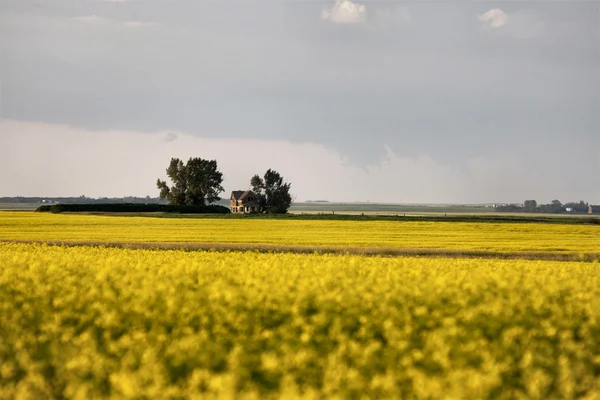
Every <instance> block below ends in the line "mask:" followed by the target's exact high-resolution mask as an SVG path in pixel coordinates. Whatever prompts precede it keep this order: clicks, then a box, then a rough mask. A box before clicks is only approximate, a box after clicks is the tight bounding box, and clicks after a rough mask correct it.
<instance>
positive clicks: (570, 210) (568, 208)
mask: <svg viewBox="0 0 600 400" xmlns="http://www.w3.org/2000/svg"><path fill="white" fill-rule="evenodd" d="M565 211H566V212H573V207H567V208H565Z"/></svg>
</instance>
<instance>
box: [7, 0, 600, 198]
mask: <svg viewBox="0 0 600 400" xmlns="http://www.w3.org/2000/svg"><path fill="white" fill-rule="evenodd" d="M597 21H598V8H597V6H596V5H595V4H593V3H590V2H578V1H562V2H518V1H517V2H496V3H493V2H437V1H436V2H429V1H424V2H395V1H386V2H379V1H354V0H332V1H319V2H313V1H301V0H299V1H290V2H273V1H266V0H265V1H260V0H259V1H255V2H251V4H250V3H242V2H239V1H237V2H236V1H203V2H198V1H191V0H178V1H164V0H147V1H146V0H145V1H133V0H131V1H87V2H75V3H74V2H72V1H67V0H56V1H52V2H39V1H33V0H5V1H3V2H2V3H1V4H0V84H1V103H0V107H1V108H0V111H1V114H2V117H3V118H4V119H5V120H7V121H13V122H14V121H17V122H18V123H17V122H14V125H11V126H12V128H11V129H26V128H25V127H29V126H30V125H28V124H29V123H35V124H40V123H41V124H47V126H48V127H56V126H65V127H68V129H70V131H69V132H71V133H72V134H75V133H74V132H79V133H78V134H79V135H82V136H81V137H82V140H85V139H86V138H91V137H92V136H91V135H92V133H94V134H105V135H111V132H122V134H123V135H130V134H131V135H133V133H131V132H135V133H136V134H137V133H144V132H145V133H146V134H147V135H149V137H150V136H151V135H154V134H156V133H157V132H162V133H160V134H161V135H162V138H163V143H164V141H166V142H167V144H169V143H171V142H169V141H168V140H169V138H170V136H169V134H167V132H177V136H178V139H177V140H176V141H175V142H174V143H179V142H180V141H181V140H182V138H183V137H184V136H185V137H188V136H189V137H191V138H192V137H195V138H197V139H198V140H201V139H202V140H209V141H211V143H212V144H214V143H216V142H214V141H222V142H223V143H229V144H230V143H246V141H250V142H251V143H256V142H257V141H258V142H264V143H287V144H289V146H290V147H289V148H288V147H285V149H286V150H285V151H286V152H287V153H286V154H287V156H288V157H289V158H290V159H294V160H296V159H297V158H296V157H292V156H290V155H289V154H292V153H293V154H303V155H305V156H307V157H310V156H308V155H307V154H308V153H307V151H308V150H307V149H313V150H314V151H317V150H316V149H317V148H318V149H321V148H324V149H329V150H328V151H331V152H332V154H336V157H338V156H339V160H338V159H337V158H335V159H336V160H338V161H339V163H338V161H335V162H333V161H332V164H328V165H329V167H330V168H333V167H332V165H338V164H340V165H344V168H341V167H340V168H339V174H340V175H339V176H338V177H337V178H336V179H338V180H339V181H344V182H348V185H352V182H351V180H348V177H350V176H354V177H358V176H360V175H353V174H354V172H349V171H355V170H354V169H352V168H356V171H371V173H374V172H373V171H376V170H377V169H378V168H382V165H383V164H382V163H384V164H385V163H386V162H388V161H389V160H390V159H392V160H395V159H396V158H397V159H400V160H413V161H414V160H421V162H420V164H418V165H419V168H417V169H413V174H414V175H415V179H416V180H415V182H416V181H418V178H419V177H420V178H422V180H423V181H425V182H426V180H428V179H429V180H432V174H434V175H435V174H438V175H440V176H452V177H453V179H454V180H453V181H456V182H459V181H460V182H463V183H461V184H459V183H457V186H460V187H461V188H462V189H461V190H463V191H464V197H465V198H478V199H489V200H490V201H499V200H498V196H500V194H499V193H498V191H497V190H495V189H494V188H493V187H491V186H490V184H489V183H488V184H485V185H484V184H483V183H482V182H486V179H487V181H488V182H511V179H513V177H514V176H521V177H522V178H521V180H520V181H519V180H516V179H515V180H513V181H514V182H515V184H514V185H513V186H511V185H509V184H505V183H503V184H502V185H501V186H502V188H503V189H502V190H503V191H504V192H503V193H505V196H506V197H509V198H511V199H515V200H519V199H520V200H522V197H525V196H526V197H530V194H531V195H535V193H540V196H546V195H547V196H550V197H559V198H568V197H569V196H574V197H576V198H577V197H580V195H579V193H587V194H586V195H587V196H589V197H593V196H596V198H597V199H598V197H600V194H599V193H598V191H599V190H600V189H590V188H594V187H595V188H600V185H598V184H597V182H598V175H599V174H598V171H600V165H599V163H598V160H599V159H600V137H599V133H598V132H600V112H598V110H599V108H600V76H599V74H598V70H599V68H600V65H599V59H600V57H599V54H598V48H597V43H598V42H599V41H600V27H599V24H598V23H597ZM13 122H11V124H12V123H13ZM2 126H4V127H5V128H4V129H7V128H6V127H7V126H8V125H7V124H4V125H2ZM36 126H37V125H36ZM27 129H29V128H27ZM48 129H49V130H51V131H53V132H54V131H55V130H54V129H50V128H48ZM65 129H66V128H65ZM17 133H18V132H17ZM11 137H12V136H11ZM132 137H133V136H132ZM136 137H137V136H136ZM7 138H8V133H7V132H1V133H0V140H3V141H6V140H8V139H7ZM89 140H91V139H89ZM117 143H118V142H117ZM174 143H173V144H174ZM2 144H3V145H4V144H6V145H8V146H10V143H2ZM223 145H224V146H225V144H223ZM308 145H310V146H315V147H310V146H309V147H302V146H308ZM257 149H260V147H257V148H256V149H255V151H259V150H257ZM282 149H283V147H282ZM23 151H24V152H23V154H20V155H19V156H20V157H22V158H23V159H27V157H28V155H27V154H28V153H27V152H26V151H25V150H23ZM57 151H58V150H57ZM89 151H93V149H91V148H90V150H89ZM157 151H158V153H156V154H161V157H163V158H165V157H166V158H167V159H168V157H170V156H176V155H167V154H163V153H162V151H163V150H160V151H159V150H157ZM262 151H263V152H264V154H262V153H260V151H259V153H258V154H257V153H256V152H255V153H254V154H253V157H266V154H268V152H269V149H268V148H267V147H264V148H263V150H262ZM281 151H283V150H281ZM201 153H202V149H201V148H200V150H199V152H198V154H197V156H202V155H203V154H201ZM391 154H393V156H392V155H391ZM136 157H142V156H141V155H137V156H136ZM269 157H270V156H269ZM282 157H283V156H282ZM269 159H271V158H269ZM331 160H333V158H332V159H331ZM386 160H388V161H386ZM423 160H431V162H424V161H423ZM162 162H163V163H164V161H162ZM273 162H274V163H275V162H276V159H273ZM502 163H506V165H504V167H503V168H502V167H501V165H502ZM385 165H387V164H385ZM389 165H392V166H393V168H398V169H400V168H409V167H410V168H416V166H415V165H417V164H410V166H409V164H406V163H405V164H403V163H398V162H389ZM439 166H443V168H442V169H438V168H437V167H439ZM287 167H288V168H295V172H293V174H296V176H299V175H300V174H301V172H302V170H303V165H302V164H301V163H298V165H296V166H293V165H287ZM323 168H326V167H325V166H323ZM336 168H337V167H336ZM349 168H350V169H349ZM369 168H371V169H369ZM515 168H517V169H516V170H515ZM335 170H336V171H338V169H335ZM385 171H386V174H385V176H386V177H387V179H389V180H390V181H393V180H394V172H393V171H394V170H393V169H392V170H389V169H385ZM388 171H391V172H388ZM441 171H450V172H448V174H449V175H446V172H443V173H442V172H441ZM503 171H504V172H503ZM515 171H518V174H517V173H516V172H515ZM573 171H577V172H576V173H574V172H573ZM402 173H404V171H399V170H398V171H396V175H397V176H400V175H401V174H402ZM343 174H346V175H344V176H345V178H343V177H342V175H343ZM357 174H358V173H357ZM402 176H404V175H402ZM4 178H5V177H3V182H5V184H4V188H3V190H5V191H7V193H3V194H6V195H16V194H19V193H15V191H16V190H17V186H16V185H17V182H13V184H12V186H11V184H10V182H12V180H11V178H10V177H6V179H4ZM356 179H357V182H361V183H360V184H361V185H364V187H362V188H360V189H361V190H362V191H364V192H377V190H376V188H375V187H374V185H375V183H373V184H369V183H368V182H369V180H367V179H365V180H361V179H358V178H356ZM474 179H475V180H474ZM447 180H448V181H450V178H448V179H447ZM371 181H373V180H371ZM410 181H411V182H413V179H412V178H411V179H410ZM434 181H435V180H434ZM6 182H9V183H6ZM25 182H26V181H25ZM436 182H437V181H436ZM464 182H479V183H477V185H479V187H478V188H477V187H474V185H475V183H473V184H472V185H470V184H466V183H464ZM519 182H521V183H519ZM152 183H153V182H150V183H149V185H150V186H149V190H153V186H152ZM18 184H19V185H22V184H23V182H22V181H21V182H18ZM378 184H382V183H381V182H380V183H378ZM394 184H396V183H394ZM397 184H398V185H401V183H397ZM314 185H315V186H314V187H312V188H311V187H309V186H306V187H304V189H303V191H304V192H305V193H307V197H311V196H312V197H315V198H317V197H318V198H322V197H323V196H319V191H321V192H325V191H326V188H327V184H326V183H314ZM412 185H413V186H415V189H414V193H417V192H418V190H417V189H416V186H418V185H417V184H416V183H413V184H412ZM440 185H441V184H440ZM440 185H438V187H446V186H443V185H442V186H440ZM594 185H595V186H594ZM18 187H19V188H21V186H18ZM317 189H318V190H317ZM65 190H66V189H65ZM139 190H141V189H139ZM340 190H342V189H340ZM405 190H407V191H410V190H411V189H410V187H407V188H405ZM482 190H483V195H482ZM594 190H595V191H594ZM591 191H594V193H591V194H590V192H591ZM8 192H10V193H8ZM75 192H77V190H75ZM328 193H329V192H328ZM347 193H348V195H345V194H343V192H342V193H340V194H339V195H338V196H337V197H340V198H345V197H348V196H350V197H356V196H358V194H357V192H355V191H354V189H353V190H352V191H351V190H349V189H348V190H347ZM419 193H422V195H421V196H422V198H421V200H422V201H428V198H429V197H431V198H433V197H435V198H436V199H437V198H439V199H442V200H443V197H444V196H443V193H444V191H441V192H439V193H438V192H436V194H435V195H434V194H433V192H431V193H429V192H428V191H424V190H421V191H420V192H419ZM428 193H429V194H428ZM446 193H448V194H447V198H448V199H456V198H457V197H456V196H454V195H453V194H452V193H451V190H450V189H448V188H446ZM486 193H487V196H486ZM551 193H556V194H555V195H552V194H551ZM123 194H135V193H123ZM308 194H310V196H309V195H308ZM298 195H299V196H300V197H303V195H302V193H298ZM332 196H333V195H332ZM379 196H382V197H385V199H388V197H387V195H386V194H385V192H381V193H380V194H379ZM333 197H336V196H333ZM350 199H351V198H350ZM373 200H374V198H373ZM382 200H383V199H382ZM388 200H393V196H391V197H390V198H389V199H388ZM415 200H419V199H415ZM590 200H591V199H590ZM599 200H600V199H598V200H596V201H599Z"/></svg>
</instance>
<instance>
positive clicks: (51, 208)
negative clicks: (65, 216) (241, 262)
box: [36, 203, 230, 214]
mask: <svg viewBox="0 0 600 400" xmlns="http://www.w3.org/2000/svg"><path fill="white" fill-rule="evenodd" d="M36 211H39V212H52V213H61V212H66V211H71V212H110V213H121V212H123V213H129V212H134V213H137V212H168V213H179V214H229V213H230V211H229V208H227V207H223V206H218V205H214V204H211V205H208V206H179V205H171V204H131V203H121V204H54V205H44V206H40V207H38V208H37V210H36Z"/></svg>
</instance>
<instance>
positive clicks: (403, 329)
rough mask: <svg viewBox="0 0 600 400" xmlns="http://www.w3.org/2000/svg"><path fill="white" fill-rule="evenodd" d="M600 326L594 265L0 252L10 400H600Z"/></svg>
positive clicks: (0, 386)
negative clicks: (140, 399) (309, 399)
mask: <svg viewBox="0 0 600 400" xmlns="http://www.w3.org/2000/svg"><path fill="white" fill-rule="evenodd" d="M118 221H128V219H122V220H121V219H119V220H118ZM157 221H159V220H157ZM195 222H197V221H195ZM61 229H64V227H63V228H61ZM75 229H78V227H76V228H75ZM117 233H118V232H117ZM155 233H156V232H155ZM599 318H600V264H599V263H597V262H593V263H584V262H553V261H543V262H541V261H523V260H519V261H515V260H511V261H509V260H478V259H427V258H385V257H365V256H352V255H316V254H315V255H298V254H275V253H271V254H265V253H259V252H211V251H201V252H185V251H174V250H168V251H166V250H161V251H158V250H129V249H114V248H112V249H109V248H104V247H59V246H47V245H32V244H0V398H2V399H4V398H6V399H9V398H10V399H12V398H14V399H45V398H48V399H52V398H72V399H94V398H114V399H127V398H130V399H134V398H164V399H167V398H172V399H178V398H198V399H205V398H213V399H227V398H230V399H233V398H242V399H244V398H247V399H258V398H285V399H294V398H314V399H316V398H339V399H342V398H377V399H386V398H390V399H402V398H415V399H438V398H444V399H483V398H494V399H554V398H556V399H558V398H560V399H574V398H587V399H597V398H598V397H599V396H600V340H598V338H600V319H599Z"/></svg>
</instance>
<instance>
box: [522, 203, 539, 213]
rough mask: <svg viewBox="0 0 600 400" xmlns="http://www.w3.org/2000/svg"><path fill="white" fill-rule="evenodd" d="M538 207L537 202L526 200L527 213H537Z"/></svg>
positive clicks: (524, 207)
mask: <svg viewBox="0 0 600 400" xmlns="http://www.w3.org/2000/svg"><path fill="white" fill-rule="evenodd" d="M536 207H537V201H535V200H525V203H523V209H524V210H525V211H535V209H536Z"/></svg>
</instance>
